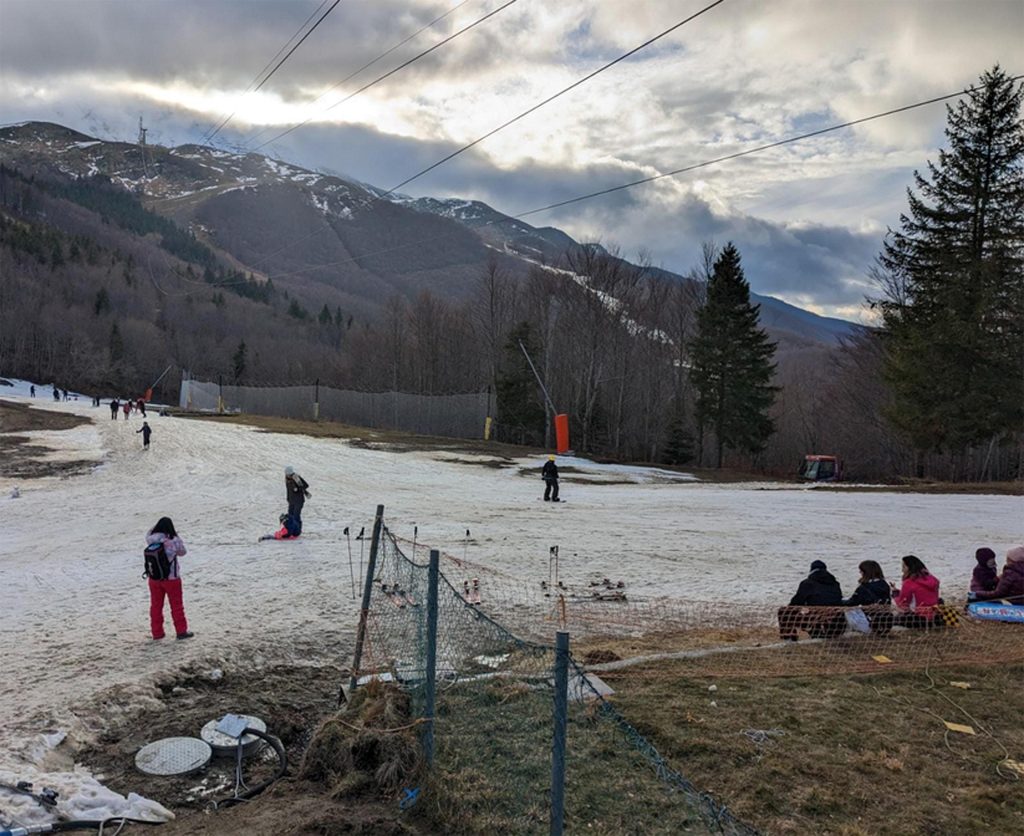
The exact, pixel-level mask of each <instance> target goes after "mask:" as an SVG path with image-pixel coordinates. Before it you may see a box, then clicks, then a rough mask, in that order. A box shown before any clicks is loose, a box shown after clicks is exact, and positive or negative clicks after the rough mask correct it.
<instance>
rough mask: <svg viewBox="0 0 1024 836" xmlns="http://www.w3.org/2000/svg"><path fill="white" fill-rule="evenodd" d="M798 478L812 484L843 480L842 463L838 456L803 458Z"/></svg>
mask: <svg viewBox="0 0 1024 836" xmlns="http://www.w3.org/2000/svg"><path fill="white" fill-rule="evenodd" d="M800 478H801V479H808V480H810V481H812V482H838V481H840V480H841V479H842V478H843V463H842V460H841V459H840V458H839V457H838V456H818V455H811V456H804V463H803V465H802V466H801V467H800Z"/></svg>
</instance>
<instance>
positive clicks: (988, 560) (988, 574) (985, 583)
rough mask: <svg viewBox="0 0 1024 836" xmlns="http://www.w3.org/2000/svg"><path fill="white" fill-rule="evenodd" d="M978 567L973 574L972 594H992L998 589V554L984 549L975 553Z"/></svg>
mask: <svg viewBox="0 0 1024 836" xmlns="http://www.w3.org/2000/svg"><path fill="white" fill-rule="evenodd" d="M974 559H975V560H976V561H978V565H977V566H975V567H974V572H972V573H971V592H991V591H992V590H993V589H995V588H996V583H998V581H999V575H998V574H997V573H996V553H995V552H994V551H992V549H986V548H984V547H982V548H980V549H978V550H977V551H976V552H975V553H974Z"/></svg>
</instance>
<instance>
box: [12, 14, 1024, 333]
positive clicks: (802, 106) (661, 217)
mask: <svg viewBox="0 0 1024 836" xmlns="http://www.w3.org/2000/svg"><path fill="white" fill-rule="evenodd" d="M333 1H334V0H327V2H326V4H324V5H322V6H321V2H320V0H0V123H10V122H17V121H23V120H28V119H42V120H48V121H54V122H59V123H61V124H65V125H68V126H70V127H74V128H77V129H79V130H82V131H84V132H86V133H90V134H93V135H96V136H100V137H104V138H114V139H134V137H135V135H136V133H137V126H138V118H139V116H140V115H142V116H143V117H144V119H145V121H146V124H147V126H148V127H149V128H150V132H149V140H150V142H156V143H159V144H163V145H177V144H182V143H185V142H195V141H198V140H200V139H201V138H202V137H203V135H204V134H205V133H206V132H207V131H208V130H210V129H211V128H212V127H213V126H215V125H217V124H218V123H219V122H220V121H221V120H222V119H223V118H224V117H225V116H227V115H228V114H231V113H233V114H234V116H233V117H232V119H231V120H230V122H229V123H228V124H227V126H226V127H225V128H224V129H223V130H222V131H221V132H220V133H219V134H218V135H217V137H216V139H215V140H214V141H215V142H216V143H218V144H220V143H223V144H224V146H225V147H244V148H248V149H254V148H256V147H257V146H260V145H261V144H262V143H265V142H267V141H268V140H274V138H275V137H276V136H277V135H278V134H280V133H281V132H283V131H284V130H286V129H287V128H289V127H291V126H292V125H295V124H296V123H299V122H303V121H306V120H309V121H308V123H307V124H305V125H303V126H302V127H299V128H298V129H297V130H294V131H292V132H291V133H289V134H288V135H287V136H285V137H283V138H281V139H278V140H274V141H272V142H270V144H268V145H265V146H264V147H262V148H261V149H260V151H261V153H267V154H272V155H274V156H277V157H280V158H282V159H285V160H289V161H292V162H296V163H299V164H302V165H306V166H309V167H315V168H322V169H327V170H331V171H335V172H338V173H340V174H343V175H347V176H350V177H353V178H356V179H358V180H362V181H364V182H368V183H373V184H374V185H377V186H381V187H385V188H390V187H392V186H395V185H396V184H398V183H400V182H401V181H402V180H404V179H406V178H407V177H409V176H411V175H413V174H415V173H416V172H418V171H420V170H421V169H423V168H425V167H426V166H428V165H430V164H431V163H433V162H435V161H437V160H438V159H440V158H441V157H443V156H445V155H446V154H448V153H450V152H451V151H452V150H454V149H455V148H458V147H460V146H461V145H463V144H465V143H467V142H470V141H472V140H474V139H476V138H477V137H479V136H480V135H482V134H484V133H486V132H488V131H489V130H491V129H492V128H494V127H496V126H497V125H499V124H501V123H502V122H504V121H505V120H507V119H508V118H510V117H511V116H514V115H516V114H517V113H519V112H520V111H523V110H525V109H527V108H528V107H530V106H532V105H534V104H536V103H537V102H539V101H541V100H542V99H544V98H546V97H548V96H550V95H552V94H553V93H556V92H557V91H558V90H560V89H562V88H563V87H565V86H567V85H569V84H571V83H572V82H574V81H576V80H577V79H579V78H581V77H582V76H584V75H586V74H588V73H589V72H591V71H593V70H594V69H597V68H598V67H600V66H601V65H602V64H604V63H607V62H608V61H610V60H612V59H613V58H615V57H617V56H618V55H620V54H622V53H624V52H626V51H628V50H630V49H632V48H633V47H635V46H638V45H639V44H641V43H643V42H644V41H646V40H648V39H649V38H651V37H652V36H654V35H656V34H658V33H659V32H661V31H663V30H665V29H667V28H668V27H670V26H672V25H673V24H675V23H677V22H679V21H680V20H683V19H684V18H686V17H688V16H689V15H691V14H693V13H694V12H697V11H699V10H700V9H701V8H703V7H704V6H706V5H707V4H708V3H709V2H711V0H671V1H670V0H591V2H583V1H582V0H558V2H552V0H515V2H513V3H512V4H511V5H510V6H508V7H507V8H505V9H504V10H502V11H500V12H498V13H497V14H496V15H495V16H494V17H491V18H489V19H488V20H487V21H485V22H484V23H482V24H480V25H479V26H477V27H475V28H473V29H471V30H469V31H468V32H466V33H465V34H463V35H461V36H459V37H458V38H456V39H455V40H453V41H452V42H451V43H449V44H447V45H445V46H443V47H441V48H439V49H438V50H436V51H434V52H432V53H431V54H430V55H428V56H426V57H425V58H423V59H422V60H420V61H418V62H416V63H415V64H413V65H412V66H410V67H408V68H407V69H404V70H402V71H400V72H398V73H396V74H395V75H393V76H391V77H390V78H389V79H387V80H386V81H384V82H382V83H380V84H377V85H376V86H374V87H373V88H372V89H369V90H367V91H366V92H364V93H361V94H360V95H358V96H356V97H354V98H351V99H350V100H349V101H346V102H344V103H340V104H337V103H338V102H340V101H341V99H343V98H344V97H345V96H347V95H348V94H350V93H351V92H353V91H354V90H356V89H358V88H359V87H360V86H362V85H363V84H366V83H368V82H370V81H373V80H374V79H375V78H377V77H378V76H379V75H381V74H383V73H385V72H387V71H388V70H390V69H392V68H394V67H396V66H397V65H399V64H400V63H402V62H403V61H405V60H407V59H408V58H411V57H412V56H414V55H416V54H417V53H418V52H420V51H422V50H424V49H426V48H428V47H429V46H431V45H433V44H435V43H437V42H438V41H440V40H442V39H443V38H445V37H447V36H449V35H451V34H453V33H455V32H456V31H458V30H459V29H461V28H463V27H464V26H467V25H469V24H470V23H472V22H473V21H475V20H477V19H478V18H480V17H481V16H483V15H485V14H486V13H488V12H490V11H493V10H495V9H497V8H499V7H500V6H502V5H504V4H505V3H506V2H508V0H466V2H460V1H459V0H341V2H339V3H338V4H337V6H336V7H335V8H334V9H333V11H332V12H331V13H330V14H329V15H328V17H327V18H326V19H325V20H324V21H323V22H322V23H321V24H320V25H319V27H318V28H317V29H316V31H314V32H313V33H312V34H311V35H310V36H309V37H308V38H307V40H306V41H305V42H304V43H303V44H302V45H301V46H300V47H299V48H298V50H297V51H296V52H295V53H294V54H293V55H292V56H291V57H290V58H289V59H288V61H287V62H286V63H285V64H284V65H283V66H282V67H281V68H280V69H279V70H278V71H277V73H276V74H275V75H274V77H273V78H271V79H270V81H269V82H267V83H266V85H265V86H263V88H262V89H261V90H259V91H258V92H255V93H253V92H250V93H248V94H246V93H245V91H246V89H247V88H248V87H249V86H250V84H251V83H252V81H253V79H254V78H255V77H256V76H257V75H258V73H259V72H260V70H261V69H262V68H264V67H265V65H267V63H268V62H269V61H270V60H271V59H272V57H273V56H274V55H275V54H276V53H277V52H278V50H279V49H281V47H282V46H284V45H285V44H286V42H287V41H288V40H289V38H291V37H292V35H293V34H294V33H295V32H296V31H297V30H299V28H300V27H301V26H302V24H303V23H304V21H306V20H307V19H308V18H310V16H311V15H314V14H315V15H316V16H315V17H313V18H312V20H316V19H317V17H319V15H320V14H322V13H323V11H325V10H326V9H328V8H329V7H330V6H331V4H332V3H333ZM318 9H319V12H318ZM446 12H450V13H449V14H448V15H447V16H446V17H444V18H443V19H442V20H441V21H440V22H438V23H436V24H435V25H433V26H432V27H430V28H428V29H426V30H425V31H423V32H422V33H421V34H419V35H418V36H416V37H415V38H414V39H412V40H411V41H410V42H409V43H407V44H405V45H404V46H402V47H400V48H399V49H397V50H395V51H394V52H392V53H391V54H389V55H388V56H386V57H385V58H383V59H381V60H380V61H378V62H377V63H375V64H374V65H373V66H372V67H370V68H369V69H367V70H365V71H363V72H362V73H360V74H359V75H357V76H355V77H354V78H352V79H351V80H349V81H347V82H345V83H343V84H340V85H338V82H341V81H342V80H344V79H346V77H348V76H349V75H350V74H352V73H353V72H354V71H356V70H357V69H359V68H360V67H362V66H363V65H364V64H366V63H367V62H369V61H372V60H373V59H374V58H376V57H378V56H379V55H380V54H381V53H383V52H385V51H386V50H388V49H390V48H391V47H393V46H395V45H396V44H398V43H399V42H401V41H402V40H404V39H406V38H408V37H409V36H410V35H412V34H413V33H415V32H417V30H419V29H421V28H422V27H425V26H427V24H429V23H430V22H431V21H433V20H434V19H435V18H437V17H439V16H441V15H444V14H445V13H446ZM1022 39H1024V0H770V2H768V0H762V2H755V1H754V0H725V2H723V3H721V5H719V6H717V7H716V8H714V9H711V10H710V11H708V12H706V13H705V14H702V15H701V16H699V17H698V18H696V19H695V20H693V21H692V22H690V23H688V24H687V25H685V26H683V27H682V28H680V29H678V30H676V31H675V32H674V33H673V34H671V35H669V36H667V37H666V38H664V39H662V40H660V41H658V42H657V43H656V44H654V45H652V46H650V47H648V48H647V49H645V50H643V51H641V52H640V53H638V54H637V55H636V56H634V57H632V58H630V59H628V60H626V61H624V62H622V63H620V64H617V65H616V66H615V67H612V68H611V69H609V70H607V71H606V72H604V73H602V74H601V75H599V76H597V77H596V78H594V79H593V80H592V81H589V82H587V83H586V84H584V85H582V86H581V87H578V88H577V89H575V90H573V91H571V92H569V93H567V94H566V95H564V96H562V97H561V98H559V99H557V100H556V101H554V102H552V103H551V104H550V105H547V106H546V107H544V108H542V109H541V110H539V111H537V112H536V113H534V114H532V115H530V116H528V117H526V118H525V119H523V120H522V121H520V122H517V123H516V124H514V125H513V126H511V127H509V128H506V129H505V130H504V131H502V132H501V133H499V134H497V135H495V136H493V137H491V138H490V139H487V140H485V141H484V142H482V143H481V144H480V145H478V146H476V147H475V148H474V149H472V150H471V151H468V152H467V153H465V154H463V155H461V156H460V157H458V158H456V159H454V160H452V161H451V162H449V163H446V164H445V165H443V166H441V167H439V168H438V169H436V170H435V171H433V172H431V173H429V174H427V175H426V176H424V177H422V178H421V179H419V180H417V181H415V182H414V183H411V184H410V185H408V186H406V187H404V188H403V189H402V191H403V192H405V193H407V194H413V195H433V196H436V197H447V196H458V197H467V198H475V199H479V200H483V201H485V202H487V203H489V204H491V205H492V206H494V207H495V208H496V209H498V210H499V211H502V212H506V213H509V214H516V213H519V212H524V211H528V210H530V209H533V208H536V207H539V206H543V205H546V204H548V203H552V202H556V201H560V200H565V199H568V198H571V197H574V196H577V195H581V194H585V193H588V192H592V191H596V190H598V189H602V188H607V187H609V186H613V185H616V184H619V183H623V182H628V181H631V180H635V179H639V178H641V177H647V176H651V175H655V174H658V173H660V172H664V171H668V170H672V169H676V168H680V167H683V166H687V165H692V164H694V163H699V162H701V161H703V160H707V159H711V158H714V157H718V156H722V155H724V154H729V153H733V152H736V151H739V150H743V149H744V148H748V147H752V146H756V145H759V144H763V143H766V142H771V141H773V140H777V139H781V138H784V137H787V136H791V135H794V134H798V133H802V132H806V131H811V130H815V129H817V128H821V127H826V126H828V125H830V124H835V123H838V122H844V121H847V120H852V119H857V118H860V117H862V116H867V115H870V114H873V113H877V112H880V111H884V110H888V109H890V108H894V107H899V106H901V105H905V104H910V103H913V102H916V101H920V100H923V99H927V98H930V97H933V96H939V95H943V94H945V93H950V92H954V91H956V90H958V89H962V88H964V87H966V86H969V85H970V84H972V83H973V82H974V81H975V80H976V79H977V78H978V76H979V75H980V74H981V73H982V72H983V71H984V70H986V69H988V68H990V67H991V66H992V65H993V64H995V63H997V62H999V63H1001V64H1002V65H1003V67H1004V68H1006V69H1007V70H1008V71H1009V72H1010V73H1012V74H1017V73H1021V72H1024V58H1022V50H1021V48H1020V43H1021V41H1022ZM335 85H338V86H335ZM332 88H333V89H332ZM944 125H945V109H944V107H943V106H942V105H933V106H930V107H928V108H923V109H920V110H916V111H913V112H911V113H908V114H904V115H899V116H894V117H891V118H888V119H884V120H880V121H877V122H872V123H869V124H867V125H863V126H859V127H857V128H854V129H850V130H846V131H843V132H839V133H834V134H829V135H827V136H825V137H822V138H818V139H815V140H810V141H807V142H804V143H798V144H795V145H791V146H787V147H785V148H782V149H775V150H772V151H768V152H765V153H762V154H756V155H753V156H750V157H747V158H745V159H740V160H735V161H731V162H727V163H722V164H719V165H716V166H710V167H707V168H703V169H700V170H699V171H697V172H692V173H689V174H684V175H681V176H679V177H676V178H666V179H664V180H661V181H658V182H657V183H655V184H650V185H646V186H641V187H638V188H635V189H630V190H627V191H623V192H618V193H616V194H615V195H612V196H608V197H605V198H599V199H596V200H592V201H588V202H585V203H580V204H575V205H572V206H569V207H565V208H562V209H559V210H555V211H551V212H546V213H543V214H538V215H533V216H531V217H529V218H528V219H527V220H529V222H531V223H533V224H534V225H538V226H544V225H552V226H558V227H560V228H562V229H565V230H566V231H567V232H569V233H570V234H572V235H573V236H574V237H576V238H578V239H582V240H600V241H602V242H603V243H605V244H615V245H618V246H619V247H620V248H621V249H622V250H623V252H624V253H625V254H627V255H634V254H636V253H638V252H646V253H647V254H648V255H649V256H650V258H652V259H653V261H654V262H655V263H656V264H659V265H661V266H664V267H667V268H669V269H673V270H677V271H681V272H685V271H687V270H688V269H689V268H691V267H692V266H693V265H695V264H696V262H697V260H698V254H699V251H700V243H701V241H705V240H714V241H717V242H719V243H724V242H725V241H727V240H733V241H735V242H736V244H737V245H738V246H739V248H740V251H741V253H742V254H743V258H744V265H745V268H746V271H747V277H748V279H750V282H751V285H752V287H753V289H754V290H755V291H757V292H759V293H766V294H771V295H774V296H778V297H781V298H784V299H786V300H787V301H790V302H793V303H794V304H798V305H801V306H802V307H807V308H810V309H813V310H816V311H818V312H822V313H829V314H833V315H837V316H843V317H846V318H850V319H861V318H862V307H861V302H862V300H863V297H864V295H865V294H866V293H870V292H871V291H872V288H871V285H870V284H869V283H868V280H867V278H866V276H867V271H868V269H869V267H870V266H871V262H872V259H873V257H874V255H875V253H876V252H877V251H878V248H879V244H880V241H881V238H882V236H883V234H884V233H885V230H886V228H887V227H888V226H891V225H895V224H897V223H898V217H899V212H900V211H901V209H902V208H903V207H904V205H905V196H904V190H905V188H906V186H907V185H909V184H910V182H911V175H912V172H913V170H914V169H915V168H917V167H922V166H923V165H924V163H925V161H926V160H927V159H929V158H934V157H935V156H936V149H937V148H938V147H939V146H940V145H941V144H942V131H943V127H944Z"/></svg>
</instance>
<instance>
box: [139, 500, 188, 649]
mask: <svg viewBox="0 0 1024 836" xmlns="http://www.w3.org/2000/svg"><path fill="white" fill-rule="evenodd" d="M146 543H147V545H148V544H152V543H163V546H164V553H165V554H166V555H167V559H168V560H169V561H170V562H171V571H170V575H169V577H168V578H167V579H166V580H154V579H153V578H150V579H149V626H150V630H151V631H152V633H153V638H154V639H162V638H163V637H164V598H165V597H166V598H168V599H170V602H171V620H172V621H173V622H174V630H175V632H176V633H177V634H178V635H177V637H178V638H179V639H190V638H192V635H193V634H192V633H190V632H189V629H188V621H187V620H186V618H185V605H184V603H183V602H182V599H181V573H180V571H179V569H178V558H179V557H181V556H182V555H184V554H187V552H186V551H185V544H184V543H183V542H182V541H181V538H180V537H179V536H178V532H177V531H175V530H174V523H173V522H172V521H171V518H170V517H161V518H160V519H159V520H158V521H157V524H156V525H154V526H153V527H152V528H151V529H150V530H149V534H147V535H146Z"/></svg>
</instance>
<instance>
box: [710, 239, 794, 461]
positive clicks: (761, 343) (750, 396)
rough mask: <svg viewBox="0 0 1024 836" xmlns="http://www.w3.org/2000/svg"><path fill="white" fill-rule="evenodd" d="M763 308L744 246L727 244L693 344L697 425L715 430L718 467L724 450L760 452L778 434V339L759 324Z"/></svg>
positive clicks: (718, 260) (720, 256) (719, 260)
mask: <svg viewBox="0 0 1024 836" xmlns="http://www.w3.org/2000/svg"><path fill="white" fill-rule="evenodd" d="M759 308H760V306H759V305H752V304H751V303H750V285H749V284H748V283H747V280H746V278H745V277H744V275H743V268H742V267H741V266H740V253H739V250H737V249H736V247H735V246H733V244H731V243H730V244H727V245H726V247H725V249H724V250H722V252H721V254H720V255H719V256H718V258H717V260H716V261H715V264H714V268H713V269H712V273H711V277H710V278H709V279H708V288H707V301H706V302H705V304H704V306H703V307H702V308H701V309H700V311H698V313H697V336H696V337H695V338H694V340H693V342H692V343H691V346H690V352H691V369H690V378H691V380H692V381H693V385H694V387H695V388H696V390H697V424H698V425H699V426H700V428H701V431H702V432H703V431H704V430H705V429H707V428H710V429H712V430H713V431H714V433H715V442H716V445H717V451H718V456H717V466H718V467H721V466H722V454H723V451H724V450H725V449H730V450H742V451H744V452H747V453H750V454H752V455H753V454H757V453H759V452H761V451H762V450H763V449H764V446H765V443H766V442H767V441H768V438H769V437H770V436H771V434H772V433H773V432H775V425H774V423H773V422H772V420H771V418H769V417H768V410H769V409H770V408H771V405H772V403H774V401H775V393H776V392H777V391H778V387H776V386H772V384H771V380H772V376H773V374H774V372H775V364H774V363H773V362H772V358H773V357H774V356H775V343H773V342H771V341H770V340H769V339H768V335H767V334H766V333H765V331H764V329H762V328H759V327H758V310H759Z"/></svg>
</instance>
